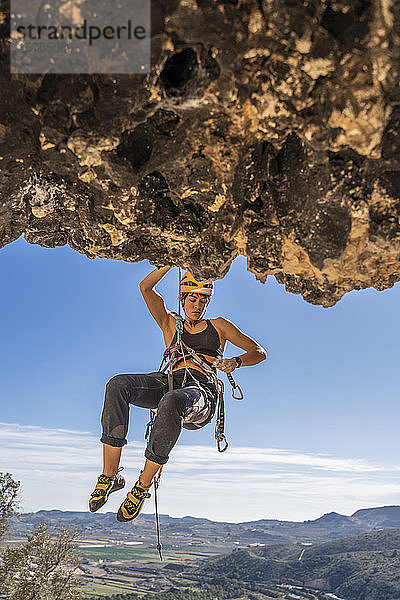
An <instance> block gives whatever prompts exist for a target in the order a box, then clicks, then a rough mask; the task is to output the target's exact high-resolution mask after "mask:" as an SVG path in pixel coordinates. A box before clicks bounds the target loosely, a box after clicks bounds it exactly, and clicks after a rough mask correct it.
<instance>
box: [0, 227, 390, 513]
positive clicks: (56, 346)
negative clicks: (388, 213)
mask: <svg viewBox="0 0 400 600" xmlns="http://www.w3.org/2000/svg"><path fill="white" fill-rule="evenodd" d="M152 268H153V267H152V266H151V265H150V263H149V262H148V261H142V262H140V263H127V262H123V261H112V260H106V259H95V260H89V259H88V258H86V257H85V256H83V255H80V254H79V253H77V252H74V251H73V250H71V249H70V248H69V247H63V248H55V249H47V248H42V247H40V246H33V245H29V244H27V243H26V242H25V241H24V239H23V238H20V239H19V240H17V241H16V242H14V243H12V244H9V245H8V246H6V247H4V248H3V249H2V250H0V270H1V278H2V283H3V285H2V293H1V295H0V311H1V312H0V314H1V315H2V326H1V330H2V344H1V347H0V365H1V366H0V369H1V382H2V385H1V390H0V403H1V414H0V421H1V422H2V423H3V426H2V427H3V430H2V434H1V431H0V456H3V459H2V458H0V470H3V471H4V470H12V469H13V470H14V471H13V472H16V473H17V474H18V476H20V477H21V479H22V480H23V483H24V486H25V496H24V498H25V499H24V507H25V508H26V509H27V510H28V509H29V510H30V509H33V508H34V509H38V508H41V507H46V508H50V507H57V508H70V509H71V508H74V509H75V510H86V504H84V503H86V497H85V499H84V496H85V493H86V492H85V489H86V488H87V485H89V487H92V485H93V481H94V479H93V478H94V477H95V474H97V473H98V472H99V469H98V467H97V464H99V457H100V443H98V444H97V440H98V437H99V435H100V423H99V419H100V412H101V408H102V401H103V393H104V386H105V383H106V382H107V380H108V379H109V378H110V377H112V376H113V375H114V374H116V373H124V372H131V373H135V372H136V373H140V372H142V373H145V372H149V371H153V370H157V368H158V365H159V362H160V358H161V355H162V352H163V349H164V345H163V339H162V335H161V331H160V330H159V328H158V326H157V324H156V323H155V321H154V320H153V319H152V317H151V315H150V314H149V313H148V310H147V307H146V305H145V303H144V301H143V299H142V297H141V294H140V291H139V287H138V284H139V282H140V281H141V279H143V278H144V277H145V276H146V275H147V273H149V271H150V270H151V269H152ZM177 278H178V269H173V270H171V271H170V272H169V273H168V274H167V275H166V276H165V278H164V279H163V281H162V282H161V283H160V284H158V286H157V290H158V291H159V292H160V293H161V295H162V296H163V297H164V299H165V301H166V304H167V307H168V308H169V309H172V310H176V308H177ZM399 300H400V286H399V285H398V284H397V285H396V286H394V287H393V288H391V289H389V290H386V291H384V292H377V291H376V290H373V289H369V290H364V291H360V292H351V293H349V294H347V295H346V296H344V298H343V299H342V300H341V301H340V302H339V303H338V304H337V305H336V306H334V307H332V308H329V309H324V308H322V307H319V306H313V305H310V304H308V303H306V302H305V301H304V300H303V299H302V297H301V296H298V295H293V294H288V293H287V292H285V290H284V286H282V285H279V284H277V283H276V281H275V279H274V278H273V277H269V278H268V280H267V283H266V284H265V285H263V284H261V283H260V282H258V281H256V279H255V277H254V275H252V274H251V273H249V272H248V271H247V267H246V260H245V259H244V258H243V257H238V258H237V259H236V260H235V261H234V262H233V264H232V266H231V269H230V271H229V273H228V274H227V275H226V277H225V278H224V279H223V280H218V281H217V282H216V284H215V294H214V297H213V300H212V302H211V304H210V306H209V308H208V311H207V316H209V317H216V316H220V315H222V316H225V317H227V318H229V319H230V320H232V321H233V322H234V323H235V324H236V325H237V326H238V327H239V328H240V329H241V330H242V331H244V332H245V333H247V334H248V335H250V336H251V337H253V338H254V339H256V340H257V341H258V342H259V343H260V344H261V345H263V346H264V347H265V348H266V350H267V352H268V359H267V360H266V361H264V362H263V363H261V364H259V365H257V366H253V367H244V368H241V369H239V370H237V371H236V372H235V373H234V375H235V376H236V378H237V380H238V382H239V383H240V385H241V386H242V388H243V390H244V393H245V400H244V401H243V402H236V401H234V400H231V399H230V388H229V386H228V385H227V387H226V390H227V391H226V405H227V426H226V432H227V437H228V440H229V443H230V449H229V450H228V452H227V453H225V455H221V456H218V453H217V451H216V450H215V442H214V437H213V425H212V426H209V427H207V428H204V430H201V431H196V432H193V431H184V432H183V434H182V436H181V438H180V440H179V442H178V444H179V448H177V449H175V453H174V454H176V456H174V457H173V456H172V455H171V460H170V464H169V466H168V467H169V470H170V473H171V476H170V483H169V484H168V485H169V487H168V485H167V484H166V492H168V493H167V494H166V496H167V498H170V500H167V501H166V506H167V508H168V510H164V509H163V512H169V513H170V514H174V510H175V514H177V515H178V513H179V512H180V511H183V513H184V514H193V515H194V516H197V515H200V513H201V510H202V508H201V505H200V504H199V505H198V506H197V505H194V504H193V499H192V500H191V499H190V495H187V501H185V502H183V504H182V501H180V506H179V509H178V508H177V507H176V504H174V491H173V488H172V487H171V486H172V482H173V481H175V484H174V485H175V488H176V486H177V485H178V486H180V485H181V484H182V483H183V482H186V483H187V482H188V480H189V479H190V478H191V477H193V478H194V479H193V484H191V485H196V483H195V481H197V482H199V481H200V479H199V473H200V471H201V473H203V474H204V478H205V479H204V481H206V479H207V477H208V479H209V480H210V477H211V478H212V477H216V480H218V481H221V473H223V474H226V476H227V477H226V478H225V477H223V478H222V479H223V480H224V482H225V483H224V485H225V487H223V486H222V487H221V502H222V505H223V494H224V493H225V492H227V491H228V487H229V485H230V483H229V482H232V481H234V480H235V477H236V468H237V474H238V475H239V474H240V476H241V477H242V478H243V477H247V476H249V477H250V475H249V473H252V477H254V481H253V480H251V481H253V484H252V485H253V486H254V489H256V486H259V485H261V483H260V482H261V481H264V483H265V487H264V488H262V489H263V490H264V492H265V496H263V493H261V492H260V494H261V496H260V497H261V498H264V500H263V501H262V502H261V504H260V505H259V506H258V505H257V506H258V507H257V508H256V507H255V508H254V510H253V509H252V514H251V515H248V514H246V515H243V517H241V516H240V502H238V503H237V506H232V507H231V509H230V510H228V512H226V508H225V511H224V510H222V509H219V508H215V510H214V513H213V514H214V517H213V516H212V515H211V516H210V518H219V520H222V517H221V516H222V515H229V516H230V519H231V520H237V521H238V520H247V518H249V519H250V518H268V517H271V516H272V517H278V518H292V519H302V518H313V517H317V516H319V514H322V512H324V511H325V512H326V511H328V510H338V511H339V512H341V511H342V512H343V511H347V512H351V511H352V510H353V508H354V510H356V509H357V508H360V507H361V505H362V506H366V505H369V506H373V505H376V504H377V503H380V504H389V503H390V504H392V503H396V498H398V497H400V486H399V485H398V484H397V470H398V467H397V462H399V464H400V460H399V459H398V454H399V452H398V442H397V439H398V423H399V417H400V408H399V406H398V404H399V403H398V362H399V351H398V339H399V333H400V324H399V319H398V306H399ZM235 354H240V352H238V351H237V349H236V348H234V347H232V346H231V347H229V346H228V348H227V350H226V353H225V356H233V355H235ZM222 377H223V378H224V377H225V376H224V375H222ZM146 420H147V413H146V411H143V410H140V409H137V408H136V409H133V410H131V426H130V434H129V438H128V439H129V441H130V443H131V448H130V449H129V450H128V449H126V456H127V460H128V456H129V457H130V458H129V460H130V461H131V462H130V464H131V465H132V467H131V468H132V469H133V470H132V473H134V469H137V468H138V467H139V466H140V464H137V463H140V462H141V459H140V456H141V448H142V446H143V445H144V441H143V433H144V424H145V422H146ZM10 424H15V426H14V427H13V426H10ZM0 429H1V428H0ZM61 430H63V431H61ZM17 431H18V432H19V433H18V435H14V433H13V432H17ZM66 431H69V432H70V433H69V434H68V435H70V436H72V437H71V440H70V443H71V444H74V445H76V443H77V442H76V440H77V439H78V438H79V440H80V442H79V443H80V444H81V446H82V452H85V453H86V454H85V456H86V459H85V460H86V461H87V462H86V465H87V469H89V471H90V476H88V475H87V474H86V475H85V473H86V471H85V470H82V468H81V467H80V466H79V464H80V463H79V461H78V460H77V458H76V454H74V456H75V458H74V460H75V463H74V465H72V466H71V469H72V470H70V471H68V469H67V471H68V473H69V475H66V476H70V477H74V478H75V481H78V480H79V481H80V487H79V490H80V491H79V493H78V492H77V495H76V497H75V500H74V502H73V503H72V504H68V505H65V504H64V505H62V503H63V500H61V496H60V498H58V496H57V461H59V460H60V455H59V451H58V452H57V451H56V449H57V441H56V439H57V432H58V435H60V436H61V437H62V439H63V440H64V441H63V443H64V446H63V447H65V455H66V460H65V461H64V462H65V465H66V464H68V452H69V451H68V443H67V442H66V441H65V440H66V438H65V436H67V433H66ZM82 432H86V433H82ZM74 436H78V438H77V437H74ZM79 436H80V437H79ZM85 436H86V437H85ZM24 439H25V441H26V444H24ZM85 439H86V442H87V444H88V445H86V444H85V443H84V442H83V441H82V440H85ZM43 440H46V443H42V442H43ZM49 440H50V441H49ZM60 440H61V438H60ZM73 440H75V441H73ZM60 443H61V442H60ZM1 444H3V450H2V449H1ZM35 444H37V445H38V447H39V446H40V448H41V450H40V452H39V450H38V451H37V452H35V453H34V455H35V461H36V468H37V479H36V482H35V481H34V480H33V478H32V475H31V474H32V469H34V468H35V465H32V464H31V462H29V461H31V460H32V448H35ZM59 447H60V446H59ZM84 448H85V449H84ZM185 449H186V450H185ZM252 449H253V450H252ZM71 450H72V449H71ZM75 451H76V448H74V452H75ZM78 451H79V448H78ZM185 452H186V454H185ZM210 452H212V454H210ZM229 452H230V458H226V457H227V456H228V453H229ZM78 453H79V452H78ZM87 453H90V456H88V454H87ZM129 453H131V454H129ZM193 453H194V454H193ZM198 453H200V454H203V455H204V456H207V457H208V458H207V460H208V465H209V467H210V469H211V466H210V465H211V463H212V469H213V471H212V473H211V472H209V473H208V474H207V473H206V472H205V471H204V468H205V466H204V464H203V465H202V466H201V467H199V465H197V467H196V468H193V469H192V470H191V469H190V465H188V464H187V459H185V456H186V457H187V456H192V455H193V456H196V457H198ZM239 456H241V457H242V458H243V460H242V459H240V461H239V462H240V464H239V462H237V461H238V460H239ZM4 457H7V458H6V459H5V458H4ZM29 457H30V458H29ZM222 457H225V458H224V459H222ZM277 457H278V458H277ZM299 457H300V458H299ZM301 457H302V458H301ZM28 459H29V460H28ZM196 460H197V461H198V460H199V459H198V458H197V459H196ZM7 461H8V462H7ZM71 461H72V458H71ZM230 461H231V462H230ZM235 461H236V462H235ZM315 461H316V462H315ZM194 462H196V461H194ZM6 463H7V464H6ZM196 464H197V463H196ZM277 464H278V465H279V468H278V472H276V468H277V467H276V465H277ZM46 465H47V466H46ZM65 465H64V466H65ZM89 465H90V468H89ZM180 465H181V466H180ZM182 465H186V466H185V467H183V466H182ZM229 465H231V467H229ZM235 465H236V466H235ZM332 465H335V467H334V468H332ZM360 465H361V466H360ZM46 469H51V470H52V473H53V479H54V481H53V484H52V485H53V487H52V488H51V489H50V488H49V489H48V490H47V492H46V494H45V495H44V491H43V490H44V488H43V485H40V486H39V485H38V482H40V481H42V479H41V478H43V482H44V481H45V480H46V477H45V474H46ZM182 469H183V470H185V469H186V470H185V475H184V477H183V476H182V477H183V479H182V477H180V476H179V473H182V472H183V471H182ZM196 469H197V470H196ZM198 469H200V471H199V470H198ZM202 469H203V470H202ZM221 469H222V470H221ZM316 469H317V471H318V472H317V473H316ZM67 471H65V473H67ZM19 473H20V474H19ZM173 473H175V475H173ZM366 473H368V477H367V479H368V481H367V480H366V479H365V477H366ZM300 475H301V477H300ZM88 477H89V479H88ZM132 477H135V474H132ZM307 477H308V479H307ZM232 478H233V479H232ZM263 478H264V479H263ZM296 478H297V479H296ZM321 478H322V479H321ZM335 478H336V479H335ZM300 479H301V482H300ZM278 480H279V482H278ZM190 481H191V479H190ZM289 482H292V484H293V485H292V487H291V488H290V490H289V491H288V488H287V486H288V485H289ZM296 482H297V483H296ZM49 485H50V484H49ZM199 485H200V484H199ZM221 485H222V483H221ZM35 486H36V487H35ZM227 486H228V487H227ZM271 486H273V489H271ZM310 486H311V487H310ZM312 486H314V487H312ZM338 486H339V488H338ZM354 486H355V487H354ZM357 486H358V487H357ZM257 489H258V487H257ZM311 489H314V490H315V496H312V497H311V499H310V498H308V499H307V498H306V496H307V494H309V493H311V492H310V491H311ZM29 490H31V493H28V492H29ZM34 490H36V491H34ZM168 490H169V491H168ZM224 490H225V492H224ZM324 490H325V491H326V493H325V494H324ZM357 490H358V491H357ZM378 492H379V493H378ZM35 494H36V495H35ZM168 494H170V496H169V495H168ZM377 494H378V495H377ZM379 494H380V495H379ZM271 498H274V499H273V500H272V499H271ZM119 500H120V499H118V500H117V504H118V502H119ZM46 502H47V503H49V502H53V504H55V505H56V506H53V505H51V506H50V505H48V506H47V505H46V506H44V504H46ZM169 502H170V504H169ZM196 510H197V513H196ZM146 512H151V507H149V509H148V511H146ZM211 512H212V511H211ZM209 513H210V511H208V513H207V514H209ZM225 518H228V517H225Z"/></svg>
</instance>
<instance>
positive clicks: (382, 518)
mask: <svg viewBox="0 0 400 600" xmlns="http://www.w3.org/2000/svg"><path fill="white" fill-rule="evenodd" d="M352 518H353V519H357V520H358V521H361V522H363V523H366V524H368V525H370V526H371V527H374V528H378V527H382V528H383V529H387V528H389V527H400V506H381V507H378V508H362V509H360V510H357V511H356V512H355V513H354V514H353V515H352Z"/></svg>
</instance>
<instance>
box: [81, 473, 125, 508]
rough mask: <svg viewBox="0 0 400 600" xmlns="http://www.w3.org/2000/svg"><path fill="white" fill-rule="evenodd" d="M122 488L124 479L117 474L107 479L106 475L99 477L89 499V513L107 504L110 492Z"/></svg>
mask: <svg viewBox="0 0 400 600" xmlns="http://www.w3.org/2000/svg"><path fill="white" fill-rule="evenodd" d="M123 487H125V479H124V478H123V477H122V476H121V475H118V473H117V474H116V475H114V477H108V475H103V474H102V475H99V477H98V479H97V484H96V487H95V488H94V491H93V492H92V493H91V494H90V498H89V510H90V512H96V510H99V508H101V507H102V506H104V504H105V503H106V502H107V500H108V497H109V495H110V494H111V493H112V492H117V491H118V490H122V488H123Z"/></svg>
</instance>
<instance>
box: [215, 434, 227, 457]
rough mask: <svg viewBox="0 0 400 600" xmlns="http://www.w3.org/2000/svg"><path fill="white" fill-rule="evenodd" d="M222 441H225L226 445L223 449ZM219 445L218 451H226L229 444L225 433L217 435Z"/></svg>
mask: <svg viewBox="0 0 400 600" xmlns="http://www.w3.org/2000/svg"><path fill="white" fill-rule="evenodd" d="M221 442H224V444H225V446H224V447H223V448H222V449H221ZM217 446H218V452H225V450H226V449H227V448H228V446H229V444H228V442H227V439H226V437H225V434H224V433H222V434H220V435H218V436H217Z"/></svg>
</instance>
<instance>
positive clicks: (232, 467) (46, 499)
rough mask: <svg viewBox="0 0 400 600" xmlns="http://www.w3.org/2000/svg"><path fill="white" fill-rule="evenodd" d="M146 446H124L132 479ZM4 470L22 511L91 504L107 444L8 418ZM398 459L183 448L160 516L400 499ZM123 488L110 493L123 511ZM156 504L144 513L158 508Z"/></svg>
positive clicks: (0, 432) (163, 492)
mask: <svg viewBox="0 0 400 600" xmlns="http://www.w3.org/2000/svg"><path fill="white" fill-rule="evenodd" d="M143 450H144V446H143V444H141V443H139V442H131V443H129V444H128V446H125V448H124V449H123V461H122V464H123V465H124V466H125V469H126V470H125V476H126V478H127V481H128V485H129V486H130V485H132V484H133V483H134V482H135V480H136V478H137V475H138V471H139V469H140V468H141V466H142V463H143ZM0 456H1V459H0V470H1V471H8V472H11V473H12V474H13V475H14V477H15V478H17V479H20V480H21V482H22V493H21V499H22V510H24V511H35V510H39V509H52V508H57V509H59V510H78V511H85V510H87V499H88V496H89V494H90V492H91V491H92V488H93V487H94V484H95V481H96V477H97V475H98V473H99V472H100V471H101V466H100V465H101V462H100V461H101V444H100V443H99V440H98V437H97V436H94V435H93V434H91V433H88V432H84V431H69V430H63V429H47V428H44V427H37V426H22V425H18V424H10V423H0ZM399 469H400V467H399V466H398V465H382V464H375V463H371V462H368V461H365V460H362V459H359V458H338V457H335V456H332V455H326V454H305V453H301V452H296V451H295V450H290V449H281V448H252V447H240V448H229V449H228V451H227V452H226V453H223V454H220V453H218V452H217V451H216V449H215V446H214V445H212V446H193V445H192V446H190V445H179V444H178V446H177V447H176V448H174V450H173V452H172V454H171V458H170V461H169V462H168V464H167V465H166V467H165V469H164V474H163V478H162V479H163V482H162V486H161V487H160V502H161V512H163V513H168V514H170V515H172V516H184V515H188V514H190V515H192V516H198V517H207V518H210V519H214V520H218V521H236V522H238V521H249V520H253V519H262V518H279V519H288V520H304V519H313V518H316V517H318V516H320V515H322V514H323V513H326V512H330V511H333V510H334V511H336V512H341V513H342V514H351V513H352V512H354V511H355V510H357V509H358V508H365V507H368V506H378V505H383V504H392V503H396V501H397V500H398V498H399V496H400V484H399V483H398V471H399ZM123 497H124V492H120V493H119V494H113V496H111V498H110V500H109V502H108V503H107V506H106V507H105V509H106V510H116V509H117V508H118V506H119V503H120V502H121V501H122V499H123ZM152 511H153V504H152V501H149V502H148V504H147V505H146V508H145V512H152Z"/></svg>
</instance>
